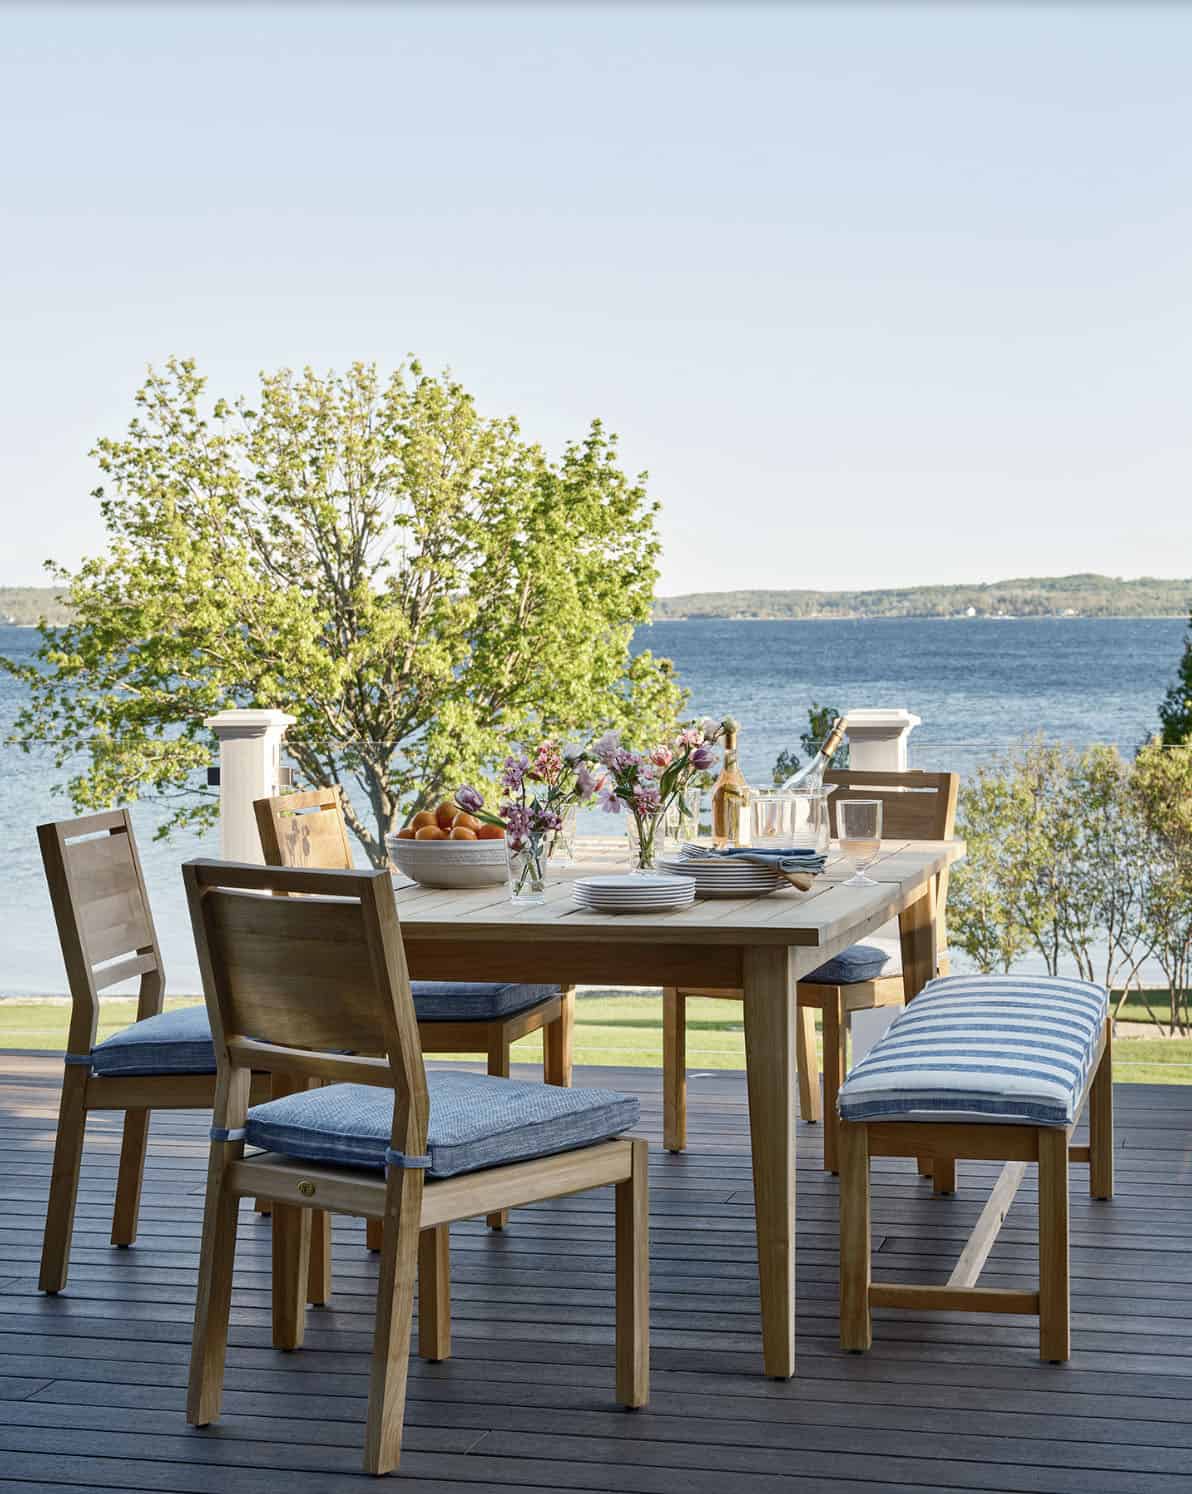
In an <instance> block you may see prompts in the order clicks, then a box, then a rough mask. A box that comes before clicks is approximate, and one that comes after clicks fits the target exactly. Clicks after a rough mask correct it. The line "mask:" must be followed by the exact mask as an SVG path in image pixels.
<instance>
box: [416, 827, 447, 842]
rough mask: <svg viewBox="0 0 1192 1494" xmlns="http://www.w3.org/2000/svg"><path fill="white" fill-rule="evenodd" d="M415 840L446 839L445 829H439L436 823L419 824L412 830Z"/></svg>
mask: <svg viewBox="0 0 1192 1494" xmlns="http://www.w3.org/2000/svg"><path fill="white" fill-rule="evenodd" d="M414 839H415V840H446V839H447V832H446V830H440V829H439V827H438V825H419V827H418V829H417V830H415V831H414Z"/></svg>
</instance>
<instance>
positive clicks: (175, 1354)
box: [0, 1054, 1192, 1494]
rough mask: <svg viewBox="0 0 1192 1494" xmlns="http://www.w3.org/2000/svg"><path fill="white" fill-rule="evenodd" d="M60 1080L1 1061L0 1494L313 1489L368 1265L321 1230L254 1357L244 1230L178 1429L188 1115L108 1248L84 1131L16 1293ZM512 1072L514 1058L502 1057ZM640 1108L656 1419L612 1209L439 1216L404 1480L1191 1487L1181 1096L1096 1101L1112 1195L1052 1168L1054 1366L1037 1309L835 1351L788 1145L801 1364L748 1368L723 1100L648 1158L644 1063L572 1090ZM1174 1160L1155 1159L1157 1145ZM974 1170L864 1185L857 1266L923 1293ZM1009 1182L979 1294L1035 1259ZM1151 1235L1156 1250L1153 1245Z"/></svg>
mask: <svg viewBox="0 0 1192 1494" xmlns="http://www.w3.org/2000/svg"><path fill="white" fill-rule="evenodd" d="M60 1072H61V1063H60V1060H57V1059H55V1058H53V1057H52V1056H49V1055H46V1056H37V1055H14V1054H0V1251H3V1265H2V1266H0V1494H9V1491H15V1490H18V1489H20V1490H22V1491H26V1490H27V1491H32V1490H55V1491H58V1494H97V1491H99V1490H105V1491H111V1490H137V1491H143V1494H157V1491H162V1494H165V1491H170V1494H175V1491H179V1494H191V1491H194V1494H208V1491H211V1494H269V1491H273V1490H277V1491H279V1494H283V1491H284V1494H307V1491H310V1494H315V1491H316V1490H317V1491H318V1494H328V1491H331V1494H338V1491H340V1490H349V1489H362V1488H364V1487H365V1484H364V1482H363V1475H360V1474H358V1473H357V1471H356V1470H357V1468H358V1466H359V1457H360V1448H361V1439H362V1434H363V1416H364V1406H365V1397H366V1394H367V1388H368V1378H367V1371H368V1361H367V1355H368V1349H369V1340H370V1332H371V1328H370V1319H371V1312H372V1302H373V1290H374V1282H375V1272H376V1263H375V1257H372V1256H369V1255H368V1254H367V1253H366V1252H365V1251H364V1249H363V1238H362V1234H363V1232H362V1228H361V1226H360V1225H359V1224H358V1222H356V1221H352V1220H340V1221H337V1222H336V1225H335V1252H336V1280H335V1294H334V1297H333V1300H332V1304H331V1306H330V1307H329V1308H328V1309H325V1310H318V1311H313V1312H312V1313H311V1314H310V1317H309V1326H308V1330H307V1344H306V1347H305V1348H304V1349H303V1351H302V1352H301V1353H298V1354H289V1355H286V1354H279V1353H276V1352H275V1351H274V1350H273V1349H272V1348H271V1347H270V1345H269V1337H270V1314H269V1233H268V1226H267V1224H266V1223H264V1222H262V1221H260V1220H258V1219H257V1218H256V1216H254V1215H252V1214H251V1212H250V1211H249V1210H248V1209H247V1207H246V1208H245V1209H244V1211H243V1213H242V1216H241V1231H240V1248H239V1254H238V1266H237V1284H236V1293H235V1298H234V1303H233V1314H232V1326H231V1336H230V1347H229V1355H228V1373H227V1393H226V1402H225V1416H224V1419H223V1421H222V1422H221V1424H220V1426H219V1427H218V1428H216V1429H213V1430H211V1431H209V1432H206V1433H196V1432H193V1431H192V1430H191V1429H189V1428H188V1427H187V1426H186V1423H185V1416H184V1407H183V1387H184V1385H185V1379H186V1369H187V1356H188V1339H189V1329H190V1322H191V1315H192V1311H193V1291H194V1281H195V1273H196V1269H197V1261H198V1237H199V1228H200V1223H201V1214H202V1187H203V1178H204V1169H205V1159H206V1144H205V1129H206V1124H207V1122H206V1120H205V1118H204V1117H203V1116H201V1115H199V1114H198V1113H184V1112H177V1113H171V1114H163V1115H159V1116H156V1117H155V1118H154V1121H153V1125H152V1128H151V1131H150V1150H149V1161H148V1166H147V1169H146V1179H145V1191H144V1197H143V1206H142V1207H143V1213H142V1228H141V1235H140V1239H139V1241H138V1243H137V1245H136V1246H135V1247H134V1248H133V1249H131V1250H120V1251H118V1250H114V1249H112V1247H111V1246H110V1245H109V1243H108V1231H109V1227H110V1212H111V1200H112V1191H113V1187H114V1181H115V1172H116V1164H117V1160H118V1156H119V1118H118V1117H107V1116H100V1117H96V1118H95V1120H94V1121H93V1123H92V1124H91V1126H90V1128H89V1132H88V1147H87V1152H86V1160H85V1166H84V1173H83V1178H82V1183H81V1187H80V1190H79V1204H78V1221H77V1231H76V1238H75V1250H74V1256H73V1263H72V1274H71V1282H70V1286H69V1288H68V1290H67V1292H66V1293H65V1294H63V1295H62V1296H61V1297H59V1298H57V1299H49V1298H45V1297H42V1296H40V1295H39V1294H38V1293H37V1291H36V1273H37V1260H38V1254H39V1251H40V1244H41V1224H42V1216H43V1210H44V1200H45V1189H46V1183H47V1178H48V1169H49V1157H50V1147H51V1144H52V1135H53V1123H54V1116H55V1109H56V1095H57V1087H58V1082H59V1076H60ZM526 1072H527V1076H531V1075H532V1074H533V1071H532V1070H527V1071H526ZM578 1082H589V1083H597V1084H603V1085H605V1086H609V1087H616V1088H618V1089H622V1090H628V1091H630V1092H633V1093H636V1094H638V1095H639V1096H640V1097H641V1100H642V1131H643V1132H644V1134H646V1135H648V1136H649V1138H650V1140H651V1157H650V1184H651V1220H650V1222H651V1268H652V1280H651V1288H652V1303H651V1319H652V1329H653V1354H652V1371H653V1381H652V1396H651V1404H650V1407H649V1408H648V1409H647V1410H645V1411H642V1412H639V1413H636V1414H635V1415H633V1416H628V1415H626V1414H625V1413H624V1412H623V1411H621V1410H620V1408H619V1407H617V1406H616V1405H615V1403H614V1401H613V1397H612V1375H613V1314H612V1304H613V1280H614V1278H613V1258H612V1240H613V1212H612V1200H611V1195H610V1196H608V1197H604V1196H602V1195H601V1194H599V1193H597V1194H589V1195H577V1196H575V1197H573V1198H569V1199H562V1200H557V1201H550V1202H546V1203H542V1204H537V1205H534V1206H533V1207H531V1208H527V1209H521V1210H517V1211H515V1214H514V1216H513V1222H512V1225H511V1227H510V1229H509V1230H507V1231H506V1232H505V1233H504V1234H503V1235H501V1236H499V1237H497V1236H492V1235H490V1234H489V1233H488V1232H487V1231H486V1230H485V1229H484V1228H483V1225H482V1224H480V1223H479V1222H475V1223H471V1222H469V1223H465V1224H463V1225H460V1226H455V1227H453V1229H452V1242H453V1338H454V1355H453V1358H452V1359H451V1360H450V1361H448V1362H446V1363H444V1364H439V1365H427V1364H423V1363H422V1362H421V1361H419V1360H414V1361H412V1363H411V1377H410V1390H409V1404H408V1415H407V1425H408V1431H407V1439H406V1446H407V1453H406V1456H405V1458H404V1459H403V1477H404V1481H405V1483H406V1484H407V1485H409V1486H411V1487H413V1488H416V1489H424V1490H426V1491H427V1494H431V1491H434V1494H455V1491H458V1494H465V1491H467V1494H485V1491H494V1494H495V1491H497V1490H501V1491H508V1490H511V1489H567V1490H575V1491H584V1490H592V1491H594V1494H605V1491H610V1494H611V1491H624V1494H637V1491H641V1494H683V1491H687V1490H693V1491H696V1494H721V1491H723V1490H724V1489H725V1488H728V1487H731V1488H732V1489H733V1490H734V1491H738V1490H740V1491H743V1494H771V1491H773V1494H812V1491H821V1490H824V1489H827V1488H831V1489H832V1491H833V1494H878V1491H882V1490H884V1491H887V1494H891V1491H895V1490H898V1491H910V1490H919V1489H925V1488H930V1489H931V1490H932V1491H933V1494H948V1491H949V1490H954V1491H959V1490H969V1491H971V1490H986V1491H990V1494H993V1491H1008V1490H1018V1491H1024V1494H1067V1491H1069V1490H1070V1491H1073V1494H1076V1491H1080V1494H1084V1491H1092V1494H1183V1491H1185V1490H1187V1489H1188V1488H1190V1487H1192V1425H1190V1424H1189V1422H1188V1419H1187V1415H1186V1407H1187V1402H1188V1397H1189V1394H1190V1393H1192V1291H1190V1290H1189V1288H1192V1261H1189V1260H1186V1259H1185V1258H1184V1252H1183V1251H1182V1249H1181V1248H1179V1247H1181V1246H1182V1243H1183V1240H1184V1239H1185V1238H1186V1237H1187V1233H1188V1231H1189V1230H1192V1173H1190V1172H1189V1170H1188V1169H1187V1168H1186V1167H1184V1166H1183V1163H1182V1154H1183V1152H1184V1151H1185V1149H1186V1145H1187V1142H1186V1138H1187V1135H1188V1133H1189V1130H1192V1089H1184V1088H1160V1087H1158V1086H1121V1087H1119V1088H1118V1089H1117V1090H1116V1092H1115V1101H1116V1104H1117V1123H1118V1134H1117V1143H1118V1145H1117V1165H1118V1169H1119V1171H1118V1181H1119V1191H1118V1197H1117V1198H1116V1200H1115V1201H1114V1202H1113V1203H1112V1204H1109V1205H1106V1204H1097V1203H1093V1202H1092V1201H1090V1200H1089V1199H1088V1198H1087V1197H1086V1196H1085V1195H1084V1193H1083V1191H1082V1185H1083V1181H1084V1180H1083V1169H1082V1168H1079V1167H1077V1168H1074V1169H1073V1177H1074V1182H1073V1199H1072V1298H1073V1357H1072V1360H1071V1362H1070V1363H1069V1364H1068V1365H1067V1366H1064V1367H1062V1368H1061V1367H1056V1366H1051V1365H1043V1364H1040V1362H1039V1360H1038V1357H1037V1329H1036V1326H1035V1323H1034V1320H1033V1319H1026V1318H1015V1317H1007V1318H1006V1319H1004V1320H994V1319H989V1318H975V1317H966V1316H965V1315H962V1314H952V1313H950V1314H936V1315H929V1314H916V1313H891V1312H879V1313H877V1314H876V1315H875V1317H876V1324H875V1340H874V1348H873V1350H872V1351H871V1353H869V1354H868V1355H865V1356H849V1355H844V1354H842V1353H841V1352H840V1350H839V1348H838V1346H837V1341H836V1328H837V1323H836V1184H835V1182H834V1180H832V1179H831V1178H828V1177H826V1176H825V1175H824V1173H823V1172H822V1170H821V1169H820V1166H819V1148H820V1137H819V1133H818V1132H817V1130H816V1129H815V1128H812V1127H803V1126H800V1127H799V1135H798V1144H799V1154H798V1184H799V1236H798V1262H799V1269H798V1294H797V1313H798V1343H799V1374H798V1377H797V1378H796V1379H795V1380H794V1381H791V1382H789V1383H785V1384H778V1383H775V1382H771V1381H768V1380H766V1379H764V1378H763V1377H762V1376H761V1375H760V1374H758V1372H757V1364H758V1347H759V1337H760V1324H759V1318H758V1308H757V1289H756V1269H757V1268H756V1260H755V1254H754V1235H753V1220H752V1187H751V1171H750V1161H749V1152H748V1146H747V1129H746V1119H745V1087H744V1079H743V1076H742V1075H740V1074H733V1073H726V1072H717V1073H715V1074H710V1075H706V1076H705V1075H700V1076H698V1077H695V1078H693V1080H692V1081H691V1127H690V1129H691V1145H690V1149H689V1150H688V1152H687V1153H686V1154H685V1155H683V1156H681V1157H672V1156H669V1155H667V1154H666V1153H663V1152H662V1151H661V1150H660V1149H659V1142H660V1133H661V1103H660V1094H659V1075H658V1072H657V1071H656V1070H643V1069H629V1070H623V1069H622V1070H610V1069H602V1070H592V1071H589V1072H588V1073H585V1074H584V1075H582V1076H581V1077H579V1079H578ZM1177 1151H1179V1152H1180V1153H1181V1157H1178V1158H1177V1157H1173V1155H1172V1154H1173V1153H1174V1152H1177ZM996 1173H997V1167H996V1165H992V1164H962V1167H961V1176H960V1191H959V1192H958V1194H957V1195H956V1197H955V1198H953V1199H940V1198H934V1197H933V1196H932V1194H931V1192H930V1190H929V1189H928V1188H927V1187H926V1186H925V1185H923V1184H921V1183H920V1182H918V1181H917V1180H916V1178H915V1177H914V1169H913V1166H912V1165H911V1164H904V1163H900V1162H883V1163H882V1164H881V1165H880V1166H877V1167H875V1171H874V1187H873V1213H874V1238H875V1244H876V1245H877V1247H878V1248H877V1249H876V1251H875V1257H874V1269H875V1275H876V1276H877V1277H878V1278H879V1279H880V1278H881V1277H882V1276H883V1275H887V1276H893V1275H896V1276H899V1277H900V1278H903V1279H908V1280H921V1281H937V1282H938V1281H942V1280H944V1279H945V1278H946V1276H947V1274H948V1271H949V1270H950V1269H951V1265H952V1263H953V1261H954V1259H955V1256H956V1254H957V1252H958V1250H959V1248H960V1246H961V1244H962V1243H963V1241H964V1238H965V1235H966V1233H967V1231H968V1229H969V1228H970V1227H971V1225H972V1223H973V1221H974V1220H975V1218H976V1217H977V1214H978V1213H979V1211H980V1208H981V1205H982V1202H983V1199H984V1190H985V1189H987V1188H988V1186H989V1185H990V1183H991V1182H992V1179H993V1177H994V1176H996ZM1036 1210H1037V1191H1036V1187H1035V1179H1034V1177H1033V1176H1032V1175H1031V1174H1030V1173H1028V1175H1027V1178H1026V1179H1025V1181H1024V1183H1023V1187H1022V1189H1021V1191H1020V1194H1019V1197H1018V1199H1017V1200H1016V1202H1015V1204H1014V1207H1013V1209H1012V1210H1011V1213H1010V1217H1009V1219H1008V1221H1007V1224H1006V1227H1005V1228H1004V1229H1003V1231H1002V1234H1001V1236H1000V1237H999V1239H998V1241H997V1244H996V1245H995V1247H994V1250H993V1253H992V1255H991V1257H990V1261H989V1264H988V1266H987V1267H986V1271H985V1274H984V1275H983V1277H982V1281H983V1283H988V1284H990V1285H997V1286H1008V1287H1018V1288H1021V1287H1022V1286H1023V1285H1024V1284H1027V1283H1029V1282H1031V1281H1032V1280H1033V1277H1034V1272H1035V1269H1036V1254H1035V1237H1034V1226H1035V1220H1036ZM1173 1247H1176V1248H1173Z"/></svg>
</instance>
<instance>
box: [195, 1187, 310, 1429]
mask: <svg viewBox="0 0 1192 1494" xmlns="http://www.w3.org/2000/svg"><path fill="white" fill-rule="evenodd" d="M210 1171H211V1173H212V1176H211V1177H209V1179H208V1184H207V1201H206V1204H205V1206H204V1209H203V1239H202V1244H201V1245H200V1247H199V1285H198V1292H197V1294H196V1297H195V1330H194V1339H193V1342H192V1345H191V1352H190V1384H189V1388H188V1390H187V1396H186V1419H187V1421H188V1422H190V1424H191V1426H195V1427H205V1426H207V1424H208V1423H209V1422H212V1421H215V1420H217V1419H218V1417H219V1405H220V1401H221V1400H222V1398H223V1379H224V1361H225V1360H226V1358H227V1353H228V1318H229V1317H230V1315H231V1310H232V1276H233V1268H234V1265H235V1260H236V1216H237V1213H238V1210H239V1203H240V1200H239V1199H238V1198H237V1197H236V1196H235V1195H234V1194H233V1193H231V1192H230V1191H229V1189H228V1187H227V1185H226V1183H225V1182H224V1180H223V1178H222V1176H219V1177H216V1176H214V1174H215V1173H216V1167H215V1165H214V1164H213V1165H212V1167H211V1169H210ZM220 1171H221V1172H222V1169H220ZM294 1212H295V1213H297V1212H299V1211H298V1210H295V1211H294ZM275 1218H276V1216H275ZM274 1228H276V1224H275V1225H274Z"/></svg>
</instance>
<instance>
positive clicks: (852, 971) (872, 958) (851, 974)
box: [803, 938, 902, 986]
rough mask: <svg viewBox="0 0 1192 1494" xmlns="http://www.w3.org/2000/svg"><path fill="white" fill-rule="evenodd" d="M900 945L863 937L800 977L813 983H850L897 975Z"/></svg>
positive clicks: (889, 940)
mask: <svg viewBox="0 0 1192 1494" xmlns="http://www.w3.org/2000/svg"><path fill="white" fill-rule="evenodd" d="M901 973H902V946H901V945H900V944H899V942H898V940H897V939H881V938H870V939H866V940H865V941H864V942H863V943H861V944H850V945H849V947H848V948H847V949H842V950H841V951H840V953H839V954H838V955H834V956H833V958H832V959H830V960H829V961H828V962H827V963H826V964H824V965H821V966H820V967H819V969H818V970H813V971H812V972H811V974H810V975H805V976H804V977H803V979H804V980H805V981H808V982H810V983H811V984H813V985H817V986H852V985H858V984H859V983H860V982H862V981H867V980H877V979H878V977H879V976H882V975H901Z"/></svg>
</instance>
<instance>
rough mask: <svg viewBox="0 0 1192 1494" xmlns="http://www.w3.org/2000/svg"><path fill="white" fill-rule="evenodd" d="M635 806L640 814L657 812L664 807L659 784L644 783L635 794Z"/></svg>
mask: <svg viewBox="0 0 1192 1494" xmlns="http://www.w3.org/2000/svg"><path fill="white" fill-rule="evenodd" d="M633 807H634V809H636V810H637V812H638V814H657V813H658V811H659V810H660V809H661V808H662V795H661V794H660V793H659V792H658V786H657V784H653V783H648V784H643V785H642V787H641V788H639V789H638V790H637V792H636V793H635V794H634V796H633Z"/></svg>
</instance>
